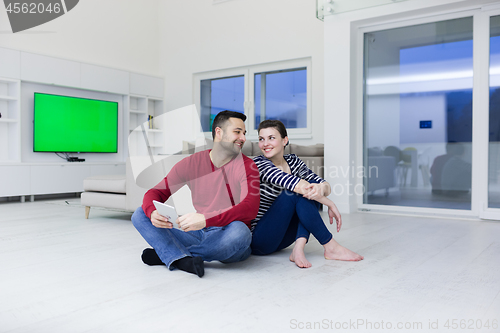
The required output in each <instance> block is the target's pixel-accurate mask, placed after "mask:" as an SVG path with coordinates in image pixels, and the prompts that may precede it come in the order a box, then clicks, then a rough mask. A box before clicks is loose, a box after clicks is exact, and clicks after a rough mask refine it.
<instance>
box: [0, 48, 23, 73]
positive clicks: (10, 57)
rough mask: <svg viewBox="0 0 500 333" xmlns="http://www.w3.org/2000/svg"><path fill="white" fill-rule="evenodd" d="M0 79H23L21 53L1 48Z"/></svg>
mask: <svg viewBox="0 0 500 333" xmlns="http://www.w3.org/2000/svg"><path fill="white" fill-rule="evenodd" d="M0 59H1V61H0V77H7V78H9V79H17V80H19V79H20V78H21V51H16V50H10V49H4V48H2V47H0Z"/></svg>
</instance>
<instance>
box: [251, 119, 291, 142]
mask: <svg viewBox="0 0 500 333" xmlns="http://www.w3.org/2000/svg"><path fill="white" fill-rule="evenodd" d="M269 127H273V128H275V129H276V130H277V131H278V132H279V133H280V135H281V138H285V136H288V134H287V132H286V128H285V125H283V123H282V122H281V121H279V120H272V119H268V120H264V121H261V122H260V124H259V129H258V130H257V133H260V130H261V129H263V128H269Z"/></svg>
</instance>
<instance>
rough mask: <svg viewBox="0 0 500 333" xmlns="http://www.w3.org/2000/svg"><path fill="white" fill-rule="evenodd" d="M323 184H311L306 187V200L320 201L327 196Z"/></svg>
mask: <svg viewBox="0 0 500 333" xmlns="http://www.w3.org/2000/svg"><path fill="white" fill-rule="evenodd" d="M323 184H324V183H321V184H315V183H313V184H309V185H307V186H306V188H305V189H306V191H307V192H306V194H304V198H306V199H309V200H316V201H317V200H318V199H319V198H321V197H324V196H325V186H324V185H323Z"/></svg>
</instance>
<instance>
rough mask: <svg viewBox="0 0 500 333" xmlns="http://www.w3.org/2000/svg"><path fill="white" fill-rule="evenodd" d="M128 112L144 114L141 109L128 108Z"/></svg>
mask: <svg viewBox="0 0 500 333" xmlns="http://www.w3.org/2000/svg"><path fill="white" fill-rule="evenodd" d="M130 113H136V114H146V111H141V110H134V109H130Z"/></svg>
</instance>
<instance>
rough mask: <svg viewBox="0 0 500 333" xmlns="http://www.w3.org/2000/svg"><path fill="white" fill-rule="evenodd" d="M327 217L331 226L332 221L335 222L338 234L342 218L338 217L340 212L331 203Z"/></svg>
mask: <svg viewBox="0 0 500 333" xmlns="http://www.w3.org/2000/svg"><path fill="white" fill-rule="evenodd" d="M328 216H329V217H330V224H333V219H335V221H337V232H339V231H340V228H341V227H342V216H340V212H339V210H338V209H337V206H335V204H334V203H333V202H332V203H331V205H329V206H328Z"/></svg>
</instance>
